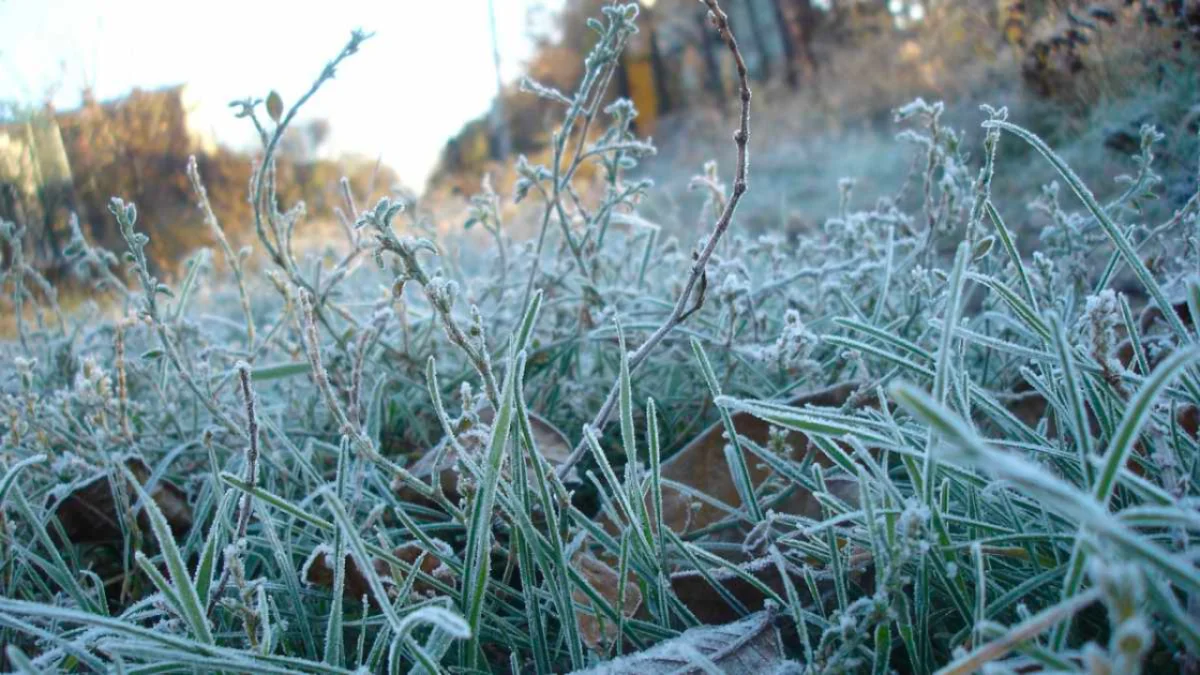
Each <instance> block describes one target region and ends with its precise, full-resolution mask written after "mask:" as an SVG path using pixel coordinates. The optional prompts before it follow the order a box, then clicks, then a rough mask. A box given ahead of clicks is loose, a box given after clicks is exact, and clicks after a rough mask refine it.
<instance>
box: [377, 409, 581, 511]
mask: <svg viewBox="0 0 1200 675" xmlns="http://www.w3.org/2000/svg"><path fill="white" fill-rule="evenodd" d="M478 415H479V421H480V422H481V423H483V424H486V425H490V424H491V423H492V419H493V418H494V417H495V412H494V411H493V410H492V408H491V407H490V406H489V407H486V408H484V409H482V410H480V411H479V413H478ZM529 426H530V427H531V428H532V430H533V441H534V443H536V444H537V450H538V453H539V454H541V456H542V457H544V458H545V459H546V460H547V461H548V462H549V463H550V466H552V467H557V466H558V465H560V464H562V463H563V462H564V461H566V459H567V457H568V456H570V454H571V449H572V448H571V442H570V441H569V440H568V439H567V437H566V435H565V434H563V432H562V431H560V430H559V429H558V427H556V426H554V425H553V424H551V423H550V422H548V421H547V420H546V419H544V418H542V417H541V416H539V415H536V414H534V413H529ZM470 431H471V430H469V429H465V430H460V432H459V434H460V435H459V438H458V441H459V445H461V446H462V448H463V450H465V451H466V453H467V454H468V455H469V456H471V457H473V458H478V457H482V456H483V454H484V453H485V452H486V450H487V442H488V437H489V435H488V434H484V433H464V432H470ZM457 463H458V453H457V451H456V450H455V449H454V448H453V447H451V446H450V444H449V442H448V441H447V440H446V439H442V441H441V442H440V443H439V444H438V445H437V446H435V447H434V448H432V449H430V450H429V451H428V452H426V453H425V454H424V455H422V456H421V457H420V459H418V460H417V461H416V462H414V463H413V465H412V466H411V467H410V468H409V471H410V472H411V473H412V474H413V475H414V476H416V477H417V478H419V479H421V480H424V481H431V480H433V477H434V476H435V475H436V476H437V477H438V478H437V480H438V481H439V482H440V483H441V488H442V493H443V494H444V495H446V497H447V498H449V499H450V500H451V501H455V500H457V499H458V498H459V497H460V496H461V494H460V491H459V488H458V478H459V470H458V468H457V466H456V464H457ZM529 477H530V480H533V472H532V471H530V472H529ZM564 481H565V482H567V483H571V482H578V477H577V475H576V473H575V470H574V469H572V470H571V473H570V474H568V475H567V476H566V477H565V478H564ZM397 492H398V495H399V496H400V498H401V499H404V500H406V501H412V502H416V503H425V502H426V501H427V500H425V499H424V498H423V497H422V496H421V495H420V494H418V493H417V492H416V491H415V490H413V489H412V488H410V487H408V486H406V485H400V486H399V488H398V490H397Z"/></svg>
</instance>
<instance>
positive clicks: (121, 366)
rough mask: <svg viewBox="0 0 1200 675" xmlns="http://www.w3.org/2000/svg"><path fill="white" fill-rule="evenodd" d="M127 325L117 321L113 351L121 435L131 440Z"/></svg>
mask: <svg viewBox="0 0 1200 675" xmlns="http://www.w3.org/2000/svg"><path fill="white" fill-rule="evenodd" d="M125 325H126V324H125V322H124V321H119V322H117V330H116V336H115V338H114V342H113V351H114V352H115V354H114V356H115V361H116V369H117V414H118V415H119V416H120V418H121V419H120V424H121V436H122V438H124V439H125V440H127V441H131V440H133V432H132V431H131V430H130V428H129V387H128V383H127V380H126V375H125Z"/></svg>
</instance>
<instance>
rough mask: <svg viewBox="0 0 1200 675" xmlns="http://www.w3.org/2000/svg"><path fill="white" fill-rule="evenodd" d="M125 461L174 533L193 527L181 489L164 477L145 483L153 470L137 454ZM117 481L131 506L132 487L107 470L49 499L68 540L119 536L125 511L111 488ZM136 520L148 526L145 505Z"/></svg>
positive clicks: (90, 540) (133, 502)
mask: <svg viewBox="0 0 1200 675" xmlns="http://www.w3.org/2000/svg"><path fill="white" fill-rule="evenodd" d="M124 463H125V466H126V467H127V468H128V469H129V470H130V472H132V473H133V475H134V477H136V478H137V480H138V482H139V483H141V484H142V485H143V486H144V487H145V488H146V489H147V491H149V493H150V497H151V498H152V499H153V500H154V503H155V504H156V505H157V506H158V508H159V510H160V511H162V513H163V516H165V517H166V519H167V523H168V524H169V525H170V526H171V531H172V532H173V533H174V534H175V536H177V537H178V536H181V535H183V534H186V533H187V532H188V530H190V529H191V527H192V507H191V504H189V503H188V499H187V494H186V493H185V492H184V491H183V489H182V488H180V487H179V486H178V485H175V484H174V483H172V482H170V481H168V480H166V479H159V480H157V481H155V482H154V483H153V484H152V485H150V484H147V481H149V480H150V476H151V474H152V471H151V469H150V466H149V465H147V464H146V462H145V460H143V459H142V458H140V457H128V458H126V459H125V460H124ZM116 485H120V486H122V487H123V489H124V490H125V494H126V503H127V504H128V505H129V508H134V507H135V505H136V504H137V495H136V494H135V493H134V491H133V487H132V486H130V485H127V484H126V483H125V481H124V479H123V478H121V477H114V476H111V475H110V474H109V473H108V472H104V473H99V474H96V475H94V476H92V477H91V478H89V479H87V480H85V481H83V482H81V483H80V484H78V485H77V486H75V487H74V488H73V489H72V490H71V491H70V492H68V493H67V494H66V495H65V496H63V497H61V498H58V499H56V500H53V501H51V503H50V504H49V507H50V508H51V509H52V510H53V511H54V515H55V516H56V517H57V518H58V521H59V522H60V523H61V524H62V527H63V531H64V532H66V535H67V539H68V540H69V541H70V542H71V543H74V544H84V543H88V544H92V543H101V542H111V541H117V540H120V539H121V538H122V534H121V518H122V516H123V515H124V514H120V513H118V511H117V500H116V499H115V498H114V492H113V490H114V486H116ZM52 499H53V498H52ZM137 523H138V527H140V528H142V530H143V531H148V530H149V529H150V521H149V519H148V517H147V515H146V513H145V510H144V509H141V510H139V511H138V514H137Z"/></svg>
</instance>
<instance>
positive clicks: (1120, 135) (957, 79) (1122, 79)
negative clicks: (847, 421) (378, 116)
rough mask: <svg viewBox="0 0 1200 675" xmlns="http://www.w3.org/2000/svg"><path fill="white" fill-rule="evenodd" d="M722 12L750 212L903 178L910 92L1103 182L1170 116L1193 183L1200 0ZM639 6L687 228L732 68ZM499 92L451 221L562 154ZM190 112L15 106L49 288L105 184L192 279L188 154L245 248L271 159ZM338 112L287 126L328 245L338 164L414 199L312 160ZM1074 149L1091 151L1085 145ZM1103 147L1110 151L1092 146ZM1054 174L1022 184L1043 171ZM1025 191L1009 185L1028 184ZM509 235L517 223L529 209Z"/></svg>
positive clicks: (670, 171) (531, 66)
mask: <svg viewBox="0 0 1200 675" xmlns="http://www.w3.org/2000/svg"><path fill="white" fill-rule="evenodd" d="M495 1H496V2H503V1H504V0H495ZM604 4H605V0H567V1H565V2H563V3H562V4H561V7H559V8H558V9H556V13H555V15H554V17H553V18H552V19H551V20H548V21H547V20H540V21H530V26H531V28H530V31H531V38H532V39H533V40H534V41H535V43H536V49H535V50H534V55H533V57H532V58H531V59H529V61H528V63H527V64H526V69H525V70H526V72H527V73H528V76H529V77H530V78H532V79H534V80H536V81H538V82H540V83H542V84H544V85H546V86H550V87H555V88H558V89H560V90H562V91H570V90H571V89H573V87H574V85H575V83H576V80H577V79H578V78H579V77H580V76H581V68H582V66H581V63H582V61H583V56H584V55H586V53H587V51H588V50H589V49H590V47H591V45H592V44H593V42H594V37H595V36H594V34H592V33H591V32H590V30H589V29H588V28H587V26H586V24H585V19H586V18H587V17H589V16H595V15H596V14H597V12H598V10H599V8H600V6H602V5H604ZM728 10H729V12H730V14H731V19H732V21H733V22H734V23H735V25H737V26H738V27H739V34H740V35H741V36H742V39H741V41H742V43H743V50H744V51H745V52H746V54H747V58H748V61H749V67H750V70H751V75H752V77H753V79H754V80H755V81H756V84H757V86H756V89H755V96H756V116H757V125H756V129H757V132H756V133H757V137H756V141H757V142H755V143H753V144H752V150H753V152H754V153H755V154H754V162H755V163H754V165H753V170H754V171H755V172H756V183H755V189H754V191H753V194H752V195H749V196H748V198H747V204H746V207H745V209H744V210H743V211H742V212H740V213H739V215H740V216H742V217H743V220H744V223H743V225H742V226H744V227H747V228H750V229H758V228H764V229H765V228H767V227H778V226H780V225H782V226H784V227H785V228H787V229H788V230H791V231H796V230H801V229H804V228H806V227H810V226H812V225H813V224H815V223H816V222H818V220H817V219H818V218H823V217H825V216H827V215H829V214H831V213H833V212H834V209H835V208H836V207H837V200H838V198H839V197H838V192H837V191H836V190H834V189H832V187H833V186H834V185H836V183H837V180H838V179H839V178H841V177H842V176H853V177H855V178H856V179H857V181H858V187H857V191H858V192H857V194H860V195H861V194H866V195H868V196H872V195H875V196H878V195H884V194H893V193H900V192H902V191H903V190H904V184H905V176H906V175H907V172H908V171H909V170H910V168H911V167H910V166H909V164H910V163H911V157H908V156H905V155H902V154H900V153H896V152H895V150H894V146H891V140H890V139H891V136H892V134H893V133H894V131H895V130H894V128H893V127H892V125H891V119H890V116H891V111H892V110H893V109H895V108H896V107H897V106H899V105H902V104H904V103H905V102H907V101H909V100H911V99H913V98H914V97H916V96H923V97H926V98H932V99H942V100H946V101H947V102H948V106H949V107H948V113H947V121H948V123H950V124H952V125H954V126H959V127H964V128H974V127H976V126H977V125H976V124H975V123H974V122H976V121H977V120H978V119H979V113H978V105H979V104H980V103H985V102H986V103H990V104H993V105H1001V104H1007V105H1010V106H1011V107H1012V108H1013V110H1014V116H1015V117H1016V119H1017V120H1018V121H1020V122H1021V123H1022V124H1025V125H1026V126H1029V127H1031V128H1033V129H1034V130H1035V131H1037V132H1038V133H1039V134H1041V135H1043V136H1044V137H1046V138H1047V139H1048V140H1049V141H1050V142H1052V143H1054V144H1055V145H1056V147H1059V148H1061V149H1062V150H1063V152H1064V153H1065V154H1066V155H1067V156H1068V158H1069V159H1073V160H1077V161H1075V162H1074V165H1075V166H1082V167H1083V168H1084V169H1085V170H1086V171H1087V172H1088V173H1089V175H1087V176H1085V178H1087V179H1089V180H1093V181H1095V180H1106V179H1110V178H1112V177H1113V176H1115V175H1117V174H1118V173H1123V172H1128V171H1129V161H1128V158H1129V155H1130V154H1132V153H1134V152H1136V150H1137V146H1138V138H1139V136H1138V129H1139V127H1140V126H1141V125H1142V124H1144V123H1152V124H1155V125H1157V126H1158V127H1159V128H1160V129H1161V130H1163V131H1164V132H1165V133H1167V134H1168V135H1169V136H1170V137H1171V138H1170V141H1169V142H1168V143H1167V144H1166V145H1167V146H1169V147H1171V148H1172V149H1173V151H1174V152H1175V153H1176V155H1177V157H1172V156H1167V157H1163V158H1160V161H1161V162H1162V165H1161V170H1162V171H1163V172H1164V173H1165V175H1166V177H1167V181H1166V188H1165V189H1166V192H1167V194H1166V195H1165V196H1166V197H1167V199H1166V200H1164V201H1163V208H1173V207H1176V206H1178V204H1176V201H1177V200H1176V199H1174V198H1173V195H1178V199H1180V200H1181V199H1184V198H1186V195H1188V194H1190V193H1191V191H1192V190H1193V189H1194V187H1193V186H1194V183H1195V180H1196V171H1195V167H1194V166H1193V165H1192V164H1191V163H1190V161H1189V160H1187V158H1188V157H1194V156H1195V148H1194V143H1195V138H1196V132H1197V125H1198V122H1200V85H1198V82H1197V68H1196V63H1197V59H1196V56H1197V53H1198V51H1200V2H1198V1H1197V0H1167V1H1154V0H1109V1H1107V2H1082V1H1078V0H1027V1H1026V0H957V1H951V0H736V1H734V2H730V3H729V7H728ZM480 11H485V7H484V6H483V3H482V2H481V4H480ZM642 11H643V16H642V19H641V20H640V22H639V23H640V26H641V32H640V33H639V35H638V36H636V39H635V41H634V42H633V44H632V45H631V48H630V49H629V50H628V51H627V53H626V54H625V55H624V56H623V61H622V64H621V68H620V69H619V70H618V72H617V76H616V77H615V78H614V79H615V80H616V81H614V82H613V83H611V86H610V88H609V92H610V96H611V97H613V98H616V97H628V98H630V99H632V100H633V101H634V103H635V105H636V107H637V109H638V111H639V117H638V119H637V122H636V124H637V126H638V131H639V132H640V133H642V134H644V135H648V136H652V137H654V139H655V141H656V143H657V145H658V146H659V149H660V155H659V158H658V159H657V160H655V161H652V162H650V163H648V165H647V168H646V169H645V171H646V172H648V174H649V175H650V176H651V177H653V178H655V179H656V180H658V181H660V182H665V183H667V184H668V187H671V186H673V185H677V187H678V188H680V189H678V190H673V189H667V190H663V191H659V192H660V193H661V194H663V195H665V196H666V197H665V198H666V201H664V202H662V203H654V204H648V205H647V208H648V209H650V210H651V211H655V210H657V211H658V212H659V215H660V217H661V219H662V220H663V221H664V222H674V223H678V222H683V221H688V222H690V221H691V220H694V216H685V215H682V213H681V209H680V205H679V204H678V203H677V202H675V201H672V200H673V199H674V197H673V196H672V195H679V194H681V193H682V192H683V189H684V188H686V184H687V177H689V176H691V175H694V174H695V173H697V172H698V170H699V168H700V166H701V165H702V164H703V162H704V161H706V160H707V159H709V158H717V159H718V160H719V161H721V162H723V163H724V164H725V165H730V163H731V158H730V157H728V156H727V155H728V153H729V152H730V150H729V148H728V147H726V146H729V145H730V144H728V143H725V142H724V139H725V138H726V137H727V135H728V134H727V133H726V132H727V131H728V130H729V129H732V126H731V115H732V112H733V106H734V104H735V101H734V100H733V97H732V96H731V94H732V92H731V90H730V87H731V86H732V84H733V82H734V78H733V77H732V67H733V64H732V63H731V62H730V59H729V56H728V54H727V52H726V50H724V49H723V48H722V46H721V45H719V44H717V43H716V42H715V41H716V38H715V37H714V34H713V33H712V31H708V30H704V23H705V21H706V17H705V12H704V10H703V6H702V5H701V3H697V2H695V1H694V0H655V1H653V2H651V1H650V0H644V1H643V3H642ZM445 28H446V30H447V31H452V30H453V27H452V26H451V27H445ZM488 65H489V64H481V66H480V67H488ZM499 91H500V93H499V95H498V96H497V97H496V98H495V99H494V102H493V104H492V108H491V109H490V110H487V111H483V114H481V115H480V117H479V118H478V119H476V120H473V121H471V122H469V123H468V124H466V125H465V126H464V127H463V128H462V130H461V131H460V132H459V133H458V134H457V135H455V136H454V137H453V138H451V139H449V140H448V141H447V142H446V145H445V148H444V150H443V151H442V156H441V159H440V162H439V163H438V166H437V168H436V170H435V171H434V172H433V174H432V176H431V177H430V179H429V182H428V184H427V185H426V186H424V193H423V196H422V197H421V199H420V200H419V202H418V200H416V199H415V194H413V193H409V194H407V195H405V197H406V199H408V200H409V201H410V202H412V203H414V204H418V205H419V207H420V210H421V211H422V212H425V213H428V214H430V216H429V219H430V220H432V221H434V222H436V223H437V224H438V225H439V226H441V227H443V228H448V227H457V226H460V225H461V223H462V221H463V220H465V216H464V215H463V214H464V213H465V210H466V207H467V203H468V202H467V199H468V198H469V197H470V196H471V195H472V194H474V193H476V192H477V191H479V190H480V187H481V184H482V181H483V179H484V177H485V175H490V176H491V180H492V183H493V185H495V187H496V189H497V191H498V192H499V193H500V194H501V195H509V194H511V187H512V183H513V180H514V177H513V175H512V173H511V170H510V169H509V168H508V167H509V166H510V164H511V160H512V159H513V158H515V156H516V155H518V154H524V155H527V156H529V157H530V158H531V159H537V158H538V157H540V156H541V155H543V154H544V153H545V152H546V148H547V145H548V143H549V140H550V139H549V138H548V133H547V131H546V129H549V128H552V126H551V125H549V124H548V123H547V121H548V120H550V119H553V115H554V114H555V112H556V111H554V110H552V107H553V106H556V105H557V104H555V103H553V102H551V101H548V100H547V99H545V98H542V97H537V96H533V95H530V94H528V93H525V92H523V91H522V88H521V85H520V83H518V82H509V83H504V82H501V83H500V89H499ZM189 105H190V104H189V92H188V89H187V86H186V85H181V86H176V87H169V88H164V89H158V90H152V91H142V90H135V91H132V92H131V93H130V94H129V95H128V96H126V97H123V98H120V99H117V100H109V101H98V100H96V99H95V97H94V96H91V95H89V94H88V92H84V94H83V103H82V105H81V106H80V107H79V108H78V109H74V110H56V109H54V108H53V107H52V106H50V105H49V104H47V105H45V106H41V107H37V108H22V107H20V106H16V105H8V106H6V107H4V108H2V109H0V218H3V219H6V220H10V221H13V222H15V223H17V224H18V225H19V226H24V228H25V235H24V236H25V242H24V249H25V255H26V258H27V260H30V261H32V262H33V263H34V264H35V265H36V266H37V267H38V268H39V269H40V270H41V271H42V272H43V273H44V274H45V275H46V276H47V277H48V278H50V279H51V280H53V281H63V280H66V279H67V277H68V276H69V275H68V274H67V273H68V271H69V270H67V269H65V268H64V265H65V263H64V262H63V260H64V259H63V255H62V250H63V247H64V246H65V244H66V242H67V241H68V239H69V237H70V229H69V218H70V214H72V213H74V214H77V215H78V218H79V220H80V224H81V227H82V230H83V232H84V233H85V235H86V236H87V237H89V238H90V239H91V240H92V241H93V242H95V243H96V244H99V245H101V246H104V247H108V248H118V249H119V248H120V246H119V241H118V240H119V235H118V233H117V231H116V227H115V224H114V223H113V222H112V220H111V217H110V216H109V214H108V212H107V203H108V199H109V197H111V196H113V195H119V196H121V197H122V198H124V199H126V200H128V201H133V202H135V203H137V205H138V208H139V211H140V212H141V213H142V218H141V222H142V224H143V226H144V227H145V228H146V229H147V231H148V233H149V234H150V238H151V244H150V249H149V252H150V255H151V256H152V262H153V264H154V265H155V266H157V268H158V269H159V271H160V272H161V273H162V274H163V275H164V276H165V277H167V278H170V277H171V276H172V275H173V274H177V273H178V271H179V268H180V266H181V262H182V261H183V260H184V259H185V258H186V256H187V255H188V254H189V253H190V252H192V251H194V250H195V249H196V248H198V247H202V246H211V245H213V244H214V242H213V241H212V240H211V233H210V231H209V228H207V227H206V226H205V225H204V223H203V221H202V216H201V213H200V212H199V210H198V209H197V208H196V207H195V198H194V195H193V194H191V190H190V188H189V185H188V182H187V177H186V175H185V173H184V167H185V165H186V161H187V157H188V155H191V154H194V155H196V156H197V158H198V161H199V167H200V172H201V175H202V176H203V177H204V180H205V182H206V183H207V186H208V191H209V194H210V195H211V197H212V201H213V207H214V209H215V211H216V214H217V216H218V218H219V219H220V220H221V223H222V225H223V226H224V228H225V230H226V232H228V233H229V235H230V238H231V239H232V240H233V243H234V246H235V248H237V247H238V246H240V245H243V244H248V243H249V242H250V240H251V238H252V232H251V230H252V227H251V224H250V207H249V204H248V202H247V200H246V197H245V192H246V186H247V183H248V180H249V177H250V172H251V168H252V163H253V161H254V160H255V158H254V157H253V156H251V155H249V154H246V153H243V152H239V151H236V150H232V149H229V148H225V147H222V146H220V145H218V144H217V143H215V142H214V141H213V140H212V139H211V138H209V137H207V136H206V135H205V134H204V133H201V132H198V131H197V130H196V129H194V128H193V127H192V125H190V124H189V109H190V108H189ZM330 124H331V122H326V121H324V120H315V121H311V122H309V123H308V124H307V125H305V126H303V127H302V128H300V129H298V130H296V131H293V132H292V133H291V135H289V136H288V137H287V139H286V147H285V148H284V150H283V152H282V159H281V162H280V172H281V175H280V180H279V185H280V186H281V190H282V194H280V195H279V196H280V201H281V203H293V202H294V201H295V200H297V199H303V200H304V201H305V203H306V205H307V212H308V214H309V218H310V220H311V221H312V223H313V226H312V228H310V229H309V230H308V233H309V236H310V239H311V240H312V241H314V242H317V241H320V240H321V239H322V237H321V233H322V232H328V231H329V230H328V229H327V228H331V227H333V226H334V223H335V219H334V214H333V206H334V205H335V204H336V203H338V202H337V200H338V199H339V197H338V190H339V188H338V180H339V179H340V178H341V177H342V176H343V175H344V176H346V177H347V178H348V179H349V181H350V183H351V185H352V186H353V190H354V193H355V194H359V195H368V194H369V195H372V198H377V197H379V196H382V195H384V194H393V195H395V194H396V193H397V192H398V191H402V188H400V186H399V185H398V181H397V179H396V175H395V174H394V172H392V171H391V170H389V169H388V167H387V166H384V165H381V164H380V163H379V162H378V161H376V160H374V159H372V158H365V157H343V158H340V159H339V160H337V161H334V160H329V159H318V158H317V157H318V152H317V151H318V150H319V149H320V147H321V145H322V143H323V141H324V140H325V138H326V137H327V136H328V134H329V129H330ZM332 124H336V120H333V121H332ZM381 132H382V130H381ZM714 132H715V133H714ZM1097 140H1099V141H1101V142H1100V143H1097V142H1096V141H1097ZM1076 146H1077V147H1079V148H1089V149H1088V150H1086V152H1089V153H1091V154H1090V155H1088V156H1086V157H1078V156H1076V157H1072V155H1071V153H1072V148H1073V147H1076ZM1097 147H1103V148H1107V150H1106V152H1107V153H1108V154H1106V155H1104V156H1095V153H1096V150H1095V148H1097ZM887 148H892V149H887ZM1013 151H1014V152H1015V151H1016V150H1015V149H1014V150H1013ZM1080 152H1085V151H1084V150H1080ZM1078 160H1082V161H1078ZM1039 171H1041V170H1040V169H1038V170H1031V171H1030V173H1029V175H1028V176H1027V181H1028V182H1030V183H1032V182H1035V181H1043V180H1047V181H1048V179H1049V176H1048V174H1042V173H1039ZM1029 187H1030V186H1029V185H1019V186H1014V187H1013V194H1014V195H1015V194H1020V193H1026V194H1028V190H1029ZM1001 189H1003V188H1001ZM698 199H699V197H698ZM510 233H511V234H513V235H514V236H519V235H520V234H521V226H520V221H519V219H515V222H514V225H513V226H512V229H511V232H510ZM3 253H4V254H5V255H4V260H5V261H8V260H9V257H10V256H9V255H8V251H3ZM4 264H8V263H7V262H5V263H4Z"/></svg>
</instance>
